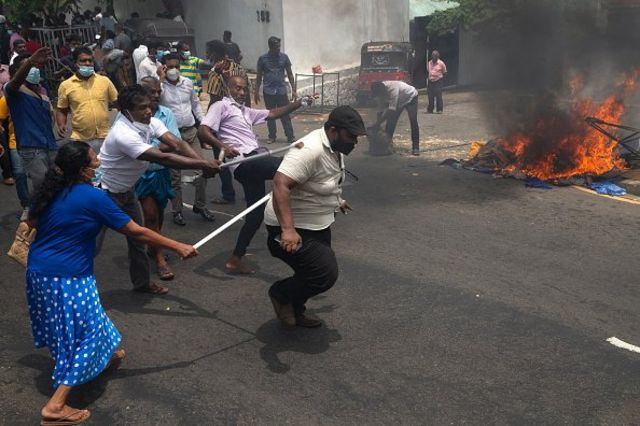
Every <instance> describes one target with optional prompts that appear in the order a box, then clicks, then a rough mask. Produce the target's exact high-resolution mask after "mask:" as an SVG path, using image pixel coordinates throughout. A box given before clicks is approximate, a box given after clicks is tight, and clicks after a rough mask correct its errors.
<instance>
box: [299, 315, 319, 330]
mask: <svg viewBox="0 0 640 426" xmlns="http://www.w3.org/2000/svg"><path fill="white" fill-rule="evenodd" d="M296 325H297V326H298V327H305V328H316V327H320V326H321V325H322V321H320V320H319V319H317V318H311V317H308V316H306V315H305V314H300V315H298V316H297V317H296Z"/></svg>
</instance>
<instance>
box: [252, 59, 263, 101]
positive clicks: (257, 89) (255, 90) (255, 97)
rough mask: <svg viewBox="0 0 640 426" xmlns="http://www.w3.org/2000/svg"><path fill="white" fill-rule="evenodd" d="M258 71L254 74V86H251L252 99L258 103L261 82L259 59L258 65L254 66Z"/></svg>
mask: <svg viewBox="0 0 640 426" xmlns="http://www.w3.org/2000/svg"><path fill="white" fill-rule="evenodd" d="M256 68H257V69H258V73H257V75H256V87H254V88H253V101H254V102H255V103H256V104H258V103H259V102H260V85H261V84H262V67H261V62H260V59H258V65H257V67H256Z"/></svg>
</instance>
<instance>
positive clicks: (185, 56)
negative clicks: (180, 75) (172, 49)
mask: <svg viewBox="0 0 640 426" xmlns="http://www.w3.org/2000/svg"><path fill="white" fill-rule="evenodd" d="M189 57H191V52H190V51H188V50H185V51H184V52H182V58H183V59H189Z"/></svg>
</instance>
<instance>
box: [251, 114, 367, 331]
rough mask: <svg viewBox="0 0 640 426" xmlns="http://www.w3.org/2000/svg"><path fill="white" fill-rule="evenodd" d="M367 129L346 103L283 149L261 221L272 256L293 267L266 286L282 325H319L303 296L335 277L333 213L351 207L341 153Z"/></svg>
mask: <svg viewBox="0 0 640 426" xmlns="http://www.w3.org/2000/svg"><path fill="white" fill-rule="evenodd" d="M364 134H366V130H365V127H364V123H363V121H362V117H360V114H358V112H357V111H356V110H355V109H353V108H351V107H349V106H340V107H337V108H336V109H334V110H333V111H332V112H331V114H329V118H328V120H327V122H326V123H325V124H324V128H322V129H318V130H315V131H313V132H311V133H309V134H308V135H307V136H305V137H304V138H302V139H300V140H299V141H298V142H302V143H303V144H304V145H303V147H302V148H300V149H292V150H289V151H288V152H287V154H285V156H284V159H283V160H282V163H281V164H280V167H279V168H278V171H277V172H276V174H275V176H274V178H273V196H272V197H271V200H269V202H268V203H267V207H266V209H265V212H264V221H265V224H266V225H267V232H268V233H269V237H268V240H267V245H268V247H269V251H270V252H271V255H272V256H273V257H277V258H278V259H281V260H282V261H284V262H285V263H286V264H287V265H289V266H290V267H291V268H292V269H293V272H294V274H293V276H291V277H289V278H285V279H282V280H279V281H276V282H275V283H274V284H273V285H272V286H271V288H270V289H269V297H270V298H271V302H272V303H273V309H274V311H275V313H276V316H277V317H278V319H279V320H280V322H281V323H282V325H283V326H284V327H287V328H290V327H295V326H299V327H310V328H313V327H319V326H320V325H321V324H322V323H321V322H320V321H319V320H318V319H315V318H311V317H309V316H307V315H305V310H306V307H305V304H306V303H307V300H308V299H309V298H311V297H313V296H315V295H317V294H320V293H323V292H325V291H327V290H329V289H330V288H331V287H332V286H333V285H334V284H335V282H336V280H337V279H338V262H337V260H336V255H335V253H334V252H333V249H332V248H331V224H332V223H333V222H334V221H335V213H336V212H337V211H338V210H340V211H342V213H345V214H346V212H347V210H351V207H350V206H349V204H347V202H346V201H345V200H343V199H342V197H341V195H342V188H341V185H342V183H343V181H344V175H345V168H344V156H345V155H349V153H350V152H351V151H352V150H353V149H354V148H355V146H356V144H357V143H358V136H362V135H364Z"/></svg>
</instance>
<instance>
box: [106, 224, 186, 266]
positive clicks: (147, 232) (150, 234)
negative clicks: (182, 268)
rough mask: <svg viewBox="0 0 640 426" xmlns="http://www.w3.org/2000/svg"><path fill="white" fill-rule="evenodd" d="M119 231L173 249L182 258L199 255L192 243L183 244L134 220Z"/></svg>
mask: <svg viewBox="0 0 640 426" xmlns="http://www.w3.org/2000/svg"><path fill="white" fill-rule="evenodd" d="M118 232H120V233H121V234H124V235H126V236H128V237H132V238H135V239H136V240H138V241H140V242H142V243H144V244H149V245H152V246H154V247H158V248H165V249H168V250H172V251H174V252H176V253H178V255H180V257H181V258H182V259H188V258H190V257H195V256H197V255H198V250H196V248H195V247H193V246H192V245H189V244H183V243H180V242H178V241H175V240H172V239H170V238H167V237H165V236H163V235H160V234H158V233H157V232H154V231H152V230H151V229H148V228H145V227H143V226H140V225H138V224H137V223H135V222H134V221H133V220H130V221H129V222H128V223H127V224H126V225H125V226H124V227H123V228H121V229H119V230H118Z"/></svg>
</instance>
